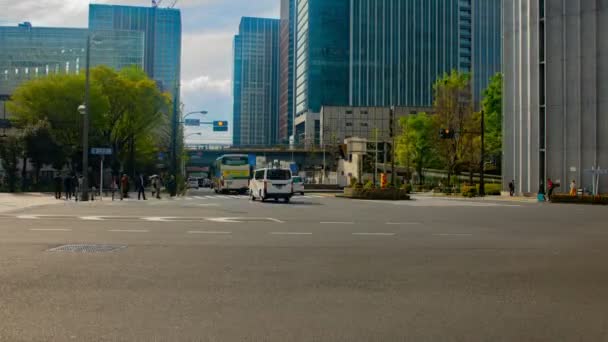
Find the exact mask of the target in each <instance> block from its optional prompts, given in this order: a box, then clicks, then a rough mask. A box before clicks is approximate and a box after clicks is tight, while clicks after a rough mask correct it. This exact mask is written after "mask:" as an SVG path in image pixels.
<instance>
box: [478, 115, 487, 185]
mask: <svg viewBox="0 0 608 342" xmlns="http://www.w3.org/2000/svg"><path fill="white" fill-rule="evenodd" d="M485 131H486V123H485V113H484V111H483V110H482V111H481V159H480V161H479V170H480V172H479V196H485V195H486V187H485V179H484V177H485V170H484V169H485V162H484V159H485V154H486V153H485V152H486V151H485V146H484V142H485V141H484V139H485Z"/></svg>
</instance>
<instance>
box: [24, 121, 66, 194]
mask: <svg viewBox="0 0 608 342" xmlns="http://www.w3.org/2000/svg"><path fill="white" fill-rule="evenodd" d="M23 147H24V156H25V157H26V159H27V158H29V160H30V161H31V163H32V165H34V183H38V179H39V176H40V170H41V169H42V167H43V166H44V165H53V166H55V167H57V168H58V169H61V168H62V167H63V165H64V163H65V157H64V154H63V151H62V149H61V146H59V145H58V144H57V142H56V141H55V138H54V136H53V134H52V132H51V126H50V124H49V122H48V121H47V120H41V121H38V122H37V123H35V124H32V125H28V126H27V127H26V128H25V129H24V131H23Z"/></svg>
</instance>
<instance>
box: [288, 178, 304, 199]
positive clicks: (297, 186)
mask: <svg viewBox="0 0 608 342" xmlns="http://www.w3.org/2000/svg"><path fill="white" fill-rule="evenodd" d="M291 182H292V183H293V192H294V194H300V195H302V196H303V195H304V179H302V177H300V176H294V177H292V178H291Z"/></svg>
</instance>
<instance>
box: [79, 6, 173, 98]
mask: <svg viewBox="0 0 608 342" xmlns="http://www.w3.org/2000/svg"><path fill="white" fill-rule="evenodd" d="M89 29H91V30H129V31H140V32H143V34H144V39H145V44H144V46H145V51H144V70H145V72H146V74H147V75H148V76H149V77H150V78H152V79H154V80H155V81H156V82H157V84H158V85H159V88H160V89H161V90H162V91H164V92H169V93H171V94H172V97H173V99H177V101H176V102H177V103H179V89H180V77H181V75H180V74H181V54H182V51H181V50H182V46H181V44H182V43H181V42H182V23H181V12H180V11H179V10H178V9H174V8H158V7H133V6H118V5H99V4H91V5H89Z"/></svg>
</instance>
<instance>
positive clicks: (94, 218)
mask: <svg viewBox="0 0 608 342" xmlns="http://www.w3.org/2000/svg"><path fill="white" fill-rule="evenodd" d="M80 219H81V220H85V221H103V220H104V218H103V216H82V217H80Z"/></svg>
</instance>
